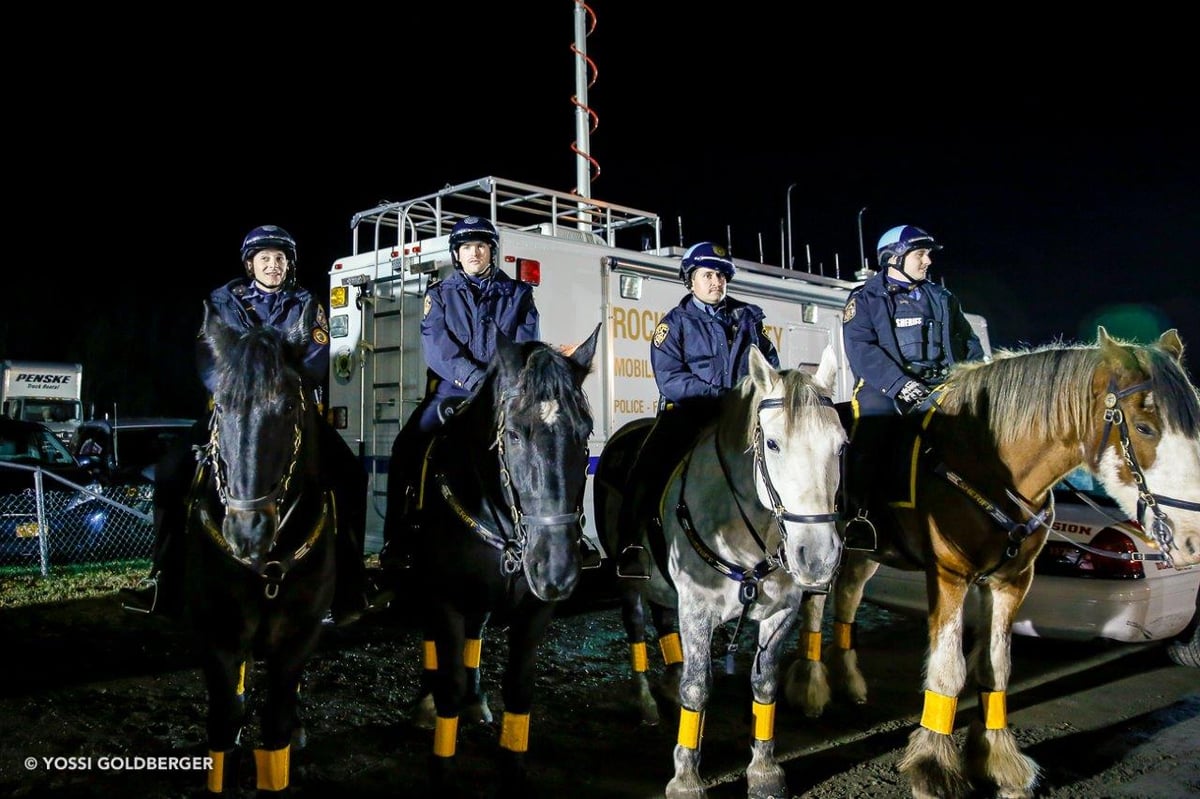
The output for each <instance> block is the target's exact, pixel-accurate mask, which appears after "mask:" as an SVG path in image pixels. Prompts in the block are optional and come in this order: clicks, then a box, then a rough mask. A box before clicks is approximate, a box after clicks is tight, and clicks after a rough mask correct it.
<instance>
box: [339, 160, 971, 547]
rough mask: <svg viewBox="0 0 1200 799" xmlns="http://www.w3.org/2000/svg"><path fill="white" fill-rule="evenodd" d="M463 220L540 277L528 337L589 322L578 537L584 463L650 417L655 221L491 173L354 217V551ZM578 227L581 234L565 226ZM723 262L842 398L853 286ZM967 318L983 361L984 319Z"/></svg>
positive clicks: (664, 290) (666, 280) (376, 511)
mask: <svg viewBox="0 0 1200 799" xmlns="http://www.w3.org/2000/svg"><path fill="white" fill-rule="evenodd" d="M581 203H584V204H585V206H584V207H583V208H582V209H581V206H580V204H581ZM472 214H474V215H479V216H486V217H489V218H490V219H491V220H492V222H493V224H495V226H496V228H497V229H498V230H499V232H500V252H499V254H498V256H497V258H498V262H499V263H500V264H501V265H502V268H503V269H504V270H505V271H506V272H508V273H509V275H510V276H513V277H519V276H521V275H522V274H524V273H526V272H527V270H529V269H530V268H531V267H536V268H537V270H538V271H540V282H538V283H536V285H537V288H536V289H535V292H534V293H535V298H536V302H537V307H538V311H539V313H540V315H541V338H542V340H544V341H547V342H550V343H553V344H575V343H578V342H581V341H582V340H583V339H585V338H586V337H587V336H588V335H589V334H590V333H591V332H592V330H593V329H594V328H595V326H596V325H597V324H600V323H603V329H602V330H601V335H600V343H599V348H598V350H597V354H596V358H595V360H594V361H593V369H592V374H591V375H590V376H589V377H588V379H587V381H586V383H585V386H584V388H585V391H586V392H587V395H588V397H589V400H590V402H591V405H592V413H593V417H594V422H595V429H594V433H593V435H592V438H591V442H590V450H591V466H590V468H589V479H588V484H587V495H586V498H585V504H584V513H585V514H586V515H587V516H588V517H589V518H588V520H586V521H585V525H584V532H585V534H586V535H588V536H589V537H590V538H591V539H592V540H593V541H596V539H597V531H596V530H594V529H592V526H591V522H590V517H591V515H592V480H591V473H592V472H593V471H594V469H595V464H596V461H597V459H598V458H599V456H600V453H601V451H602V450H603V448H604V445H605V443H606V442H607V441H608V438H609V436H611V435H612V434H613V433H615V432H616V431H617V430H618V429H620V428H621V427H622V426H623V425H625V424H626V423H628V422H631V421H633V420H635V419H639V418H643V417H652V416H653V415H654V414H655V411H656V408H657V404H658V388H657V385H656V383H655V381H654V374H653V371H652V370H651V367H650V346H651V344H650V342H651V339H652V337H653V335H654V329H655V327H656V325H657V324H658V321H659V320H660V319H661V318H662V316H663V315H665V314H666V312H667V311H668V310H670V309H671V308H672V307H674V306H675V305H676V304H677V303H678V302H679V300H680V299H681V298H682V297H683V296H684V295H685V294H686V293H687V291H686V289H685V288H684V286H683V285H682V283H681V281H680V279H679V262H680V257H681V256H682V254H683V249H682V248H677V247H664V246H662V243H661V223H660V221H659V218H658V217H657V216H656V215H654V214H651V213H648V212H645V211H639V210H637V209H633V208H627V207H624V206H616V205H612V204H609V203H604V202H600V201H598V200H593V199H583V198H580V197H578V196H576V195H573V194H568V193H565V192H556V191H554V190H551V189H544V188H539V187H536V186H531V185H528V184H521V183H515V182H512V181H506V180H501V179H499V178H491V177H488V178H482V179H480V180H478V181H473V182H471V183H465V184H460V185H458V186H452V187H447V188H445V189H443V190H441V191H439V192H437V193H436V194H431V195H426V196H424V197H419V198H416V199H414V200H409V201H406V202H400V203H389V204H387V205H382V206H379V207H377V208H373V209H369V210H367V211H363V212H361V213H359V214H356V215H355V217H354V219H353V222H352V229H353V237H354V242H353V251H352V253H351V254H350V255H348V256H346V257H345V258H340V259H338V260H337V261H336V262H335V263H334V264H333V266H332V268H331V270H330V297H329V305H330V335H331V345H330V346H331V358H330V363H331V366H330V376H329V388H330V391H329V397H328V407H329V411H330V414H331V418H332V419H333V421H334V426H335V427H337V428H338V429H339V430H340V432H341V433H342V435H343V437H344V438H345V440H346V441H347V443H348V444H349V445H350V446H351V448H352V449H354V450H355V451H356V452H359V453H360V454H361V456H362V457H363V459H364V463H365V465H366V468H367V471H368V473H369V474H370V477H371V480H370V492H371V497H370V501H369V503H368V504H369V506H370V510H369V511H368V529H367V535H366V541H367V551H368V552H374V551H378V549H379V548H380V547H381V546H382V532H381V531H382V520H383V514H384V511H385V509H386V496H387V493H386V492H387V464H388V461H389V459H390V455H391V447H392V442H393V440H394V439H395V437H396V434H397V433H398V432H399V430H400V427H401V425H402V424H403V423H404V421H405V420H406V419H407V418H408V416H409V414H410V413H411V412H412V410H413V408H415V407H416V405H417V403H418V402H419V401H420V399H421V397H422V395H423V393H424V390H425V363H424V360H423V358H422V355H421V342H420V339H421V336H420V322H421V313H422V306H423V301H424V294H425V290H426V288H427V287H428V286H429V283H430V280H431V279H432V278H433V277H434V276H444V275H445V274H447V273H448V272H449V271H450V270H451V269H452V264H451V260H450V253H449V249H448V245H449V233H450V229H451V228H452V227H453V226H454V224H455V223H456V222H457V221H459V220H460V219H462V218H463V217H465V216H468V215H472ZM581 219H583V220H584V222H585V225H586V226H587V227H588V229H587V230H580V229H579V221H580V220H581ZM623 238H632V239H633V240H635V241H637V244H636V245H635V246H637V247H638V249H630V248H627V247H623V246H621V245H620V244H619V243H618V239H623ZM363 242H365V246H364V247H363V248H362V249H361V250H360V244H362V243H363ZM734 261H735V263H736V264H737V267H738V273H737V275H736V277H735V278H734V280H733V281H732V282H731V283H730V284H729V294H730V295H731V296H733V297H736V298H738V299H742V300H745V301H748V302H753V303H756V304H758V305H760V306H762V308H763V310H764V311H765V312H766V331H767V334H768V335H769V336H771V338H772V340H773V341H774V342H775V345H776V347H777V348H778V350H779V357H780V363H781V364H782V365H783V366H784V367H790V368H801V369H806V370H808V371H810V372H812V371H815V370H816V366H817V364H818V363H819V362H820V358H821V353H822V351H823V349H824V348H825V346H826V345H832V346H833V348H834V351H835V352H836V354H837V359H838V363H839V374H838V379H837V385H836V388H835V396H834V399H835V401H840V400H846V399H849V397H850V392H851V390H852V389H853V385H854V377H853V375H852V374H851V373H850V370H849V368H848V367H847V366H846V358H845V353H844V351H843V348H842V335H841V326H842V310H843V307H844V306H845V303H846V298H847V296H848V294H849V292H850V290H851V289H852V288H854V287H855V286H857V285H860V283H861V281H845V280H838V279H834V278H828V277H823V276H819V275H814V274H811V273H807V272H799V271H795V270H788V269H784V268H781V267H777V266H770V265H766V264H761V263H757V262H751V261H746V260H743V259H740V258H736V257H735V258H734ZM530 282H534V281H533V280H532V279H531V281H530ZM969 318H970V319H971V322H972V325H973V326H974V327H975V329H976V331H977V332H978V333H979V335H980V338H981V340H982V341H983V344H984V347H985V350H986V351H988V352H990V346H989V342H988V336H987V325H986V322H985V321H984V320H983V319H982V318H981V317H978V316H972V315H969Z"/></svg>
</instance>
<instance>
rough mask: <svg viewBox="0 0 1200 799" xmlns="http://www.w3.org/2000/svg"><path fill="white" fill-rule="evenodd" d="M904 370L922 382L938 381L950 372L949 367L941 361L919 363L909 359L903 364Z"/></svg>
mask: <svg viewBox="0 0 1200 799" xmlns="http://www.w3.org/2000/svg"><path fill="white" fill-rule="evenodd" d="M904 371H905V373H907V374H908V375H910V376H912V377H915V378H917V379H918V380H920V381H921V382H922V383H938V382H940V381H942V380H945V379H946V377H947V376H949V374H950V367H949V366H947V365H945V364H941V363H921V362H920V361H910V362H908V363H906V364H904Z"/></svg>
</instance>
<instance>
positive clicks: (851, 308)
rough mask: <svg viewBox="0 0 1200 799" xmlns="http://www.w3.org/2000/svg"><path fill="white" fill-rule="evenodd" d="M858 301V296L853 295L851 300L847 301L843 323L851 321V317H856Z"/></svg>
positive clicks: (843, 310) (843, 313)
mask: <svg viewBox="0 0 1200 799" xmlns="http://www.w3.org/2000/svg"><path fill="white" fill-rule="evenodd" d="M857 302H858V298H857V297H851V298H850V302H848V303H846V307H845V308H844V309H842V323H843V324H844V323H846V322H849V321H850V320H851V319H853V318H854V314H855V312H856V311H857V310H858V308H857V306H856V304H857Z"/></svg>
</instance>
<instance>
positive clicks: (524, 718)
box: [500, 712, 529, 752]
mask: <svg viewBox="0 0 1200 799" xmlns="http://www.w3.org/2000/svg"><path fill="white" fill-rule="evenodd" d="M500 748H501V749H507V750H508V751H510V752H528V751H529V714H528V713H508V712H506V713H505V714H504V719H503V720H502V721H501V722H500Z"/></svg>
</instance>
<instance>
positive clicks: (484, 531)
mask: <svg viewBox="0 0 1200 799" xmlns="http://www.w3.org/2000/svg"><path fill="white" fill-rule="evenodd" d="M518 394H519V392H517V391H515V390H509V391H506V392H504V393H503V394H501V395H500V398H499V403H498V404H499V406H500V411H499V412H498V414H497V419H496V438H495V440H493V441H492V445H491V446H490V447H488V449H495V450H496V458H497V460H498V461H499V463H500V491H501V492H502V494H503V495H504V502H505V504H506V505H508V510H509V516H510V517H511V519H512V524H513V535H512V536H511V537H506V536H504V535H501V534H500V533H497V532H493V531H492V530H490V529H488V527H487V526H486V525H484V524H483V523H482V522H480V521H479V520H478V519H476V518H474V517H473V516H472V515H471V514H470V513H469V512H468V511H467V510H466V508H464V507H463V506H462V503H460V502H459V501H458V500H457V499H456V498H455V496H454V492H453V490H451V488H450V485H449V483H447V482H446V477H445V475H443V474H439V475H438V476H437V479H438V483H439V486H440V489H441V494H442V498H443V499H444V500H445V501H446V503H447V504H448V505H449V506H450V509H451V510H452V511H454V513H455V515H457V516H458V517H459V518H460V519H461V520H462V521H463V523H464V524H466V525H467V526H468V527H470V528H471V529H472V530H474V531H475V532H476V534H478V535H479V537H480V538H482V539H483V541H484V542H485V543H487V544H489V545H490V546H492V547H494V548H496V549H498V550H500V555H501V557H500V572H501V574H503V575H505V576H506V577H511V576H513V575H515V574H518V573H520V571H521V569H522V566H523V561H524V557H525V545H526V543H528V541H529V532H528V528H529V527H531V526H532V527H552V526H554V525H560V524H571V523H574V524H575V525H576V527H577V534H576V538H575V540H576V543H578V541H579V540H580V539H582V538H583V522H584V515H583V508H582V507H581V506H579V505H576V506H575V510H573V511H570V512H568V513H553V514H546V515H542V516H531V515H527V514H526V513H524V512H523V511H522V510H521V503H520V500H519V499H518V497H517V495H516V492H514V491H513V486H512V470H511V469H510V468H509V465H508V455H507V453H506V452H505V450H504V434H505V433H506V432H508V423H507V418H508V415H507V413H506V411H505V409H506V408H507V407H508V403H509V402H511V401H512V400H513V399H515V398H516V397H517V396H518Z"/></svg>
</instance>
